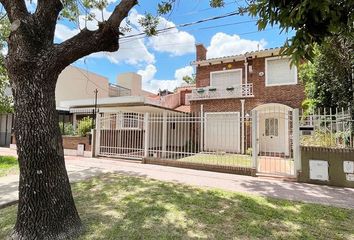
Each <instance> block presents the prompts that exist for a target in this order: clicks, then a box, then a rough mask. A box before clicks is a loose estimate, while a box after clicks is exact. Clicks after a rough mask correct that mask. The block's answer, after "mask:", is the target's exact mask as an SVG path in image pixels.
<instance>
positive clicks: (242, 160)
mask: <svg viewBox="0 0 354 240" xmlns="http://www.w3.org/2000/svg"><path fill="white" fill-rule="evenodd" d="M178 161H183V162H193V163H204V164H211V165H215V164H216V165H225V166H235V167H251V166H252V157H251V156H250V155H241V154H220V155H215V154H202V153H201V154H196V155H193V156H190V157H186V158H182V159H179V160H178Z"/></svg>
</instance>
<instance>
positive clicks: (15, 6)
mask: <svg viewBox="0 0 354 240" xmlns="http://www.w3.org/2000/svg"><path fill="white" fill-rule="evenodd" d="M0 3H1V4H2V5H3V6H4V8H5V10H6V12H7V15H8V17H9V20H10V22H11V23H12V22H13V21H15V20H21V19H24V18H25V17H27V16H28V15H29V13H28V11H27V8H26V3H25V1H24V0H0Z"/></svg>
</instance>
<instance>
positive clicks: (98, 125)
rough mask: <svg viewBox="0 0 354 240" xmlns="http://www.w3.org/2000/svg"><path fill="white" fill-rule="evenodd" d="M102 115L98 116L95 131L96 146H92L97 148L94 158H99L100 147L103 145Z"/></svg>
mask: <svg viewBox="0 0 354 240" xmlns="http://www.w3.org/2000/svg"><path fill="white" fill-rule="evenodd" d="M100 140H101V114H100V113H98V114H96V131H95V141H94V143H95V145H94V146H92V147H94V148H95V150H94V152H93V157H97V156H98V155H99V153H100V145H101V141H100Z"/></svg>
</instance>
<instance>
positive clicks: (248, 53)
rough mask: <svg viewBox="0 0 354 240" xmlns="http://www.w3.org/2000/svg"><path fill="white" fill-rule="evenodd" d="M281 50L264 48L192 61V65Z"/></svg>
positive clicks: (278, 48)
mask: <svg viewBox="0 0 354 240" xmlns="http://www.w3.org/2000/svg"><path fill="white" fill-rule="evenodd" d="M280 49H281V48H280V47H276V48H266V49H262V50H257V51H251V52H245V53H243V54H237V55H230V56H222V57H216V58H208V59H206V60H200V61H193V62H192V64H193V63H197V62H208V61H215V60H222V59H229V58H238V57H243V56H245V55H252V54H256V53H264V52H269V51H270V52H272V51H279V50H280Z"/></svg>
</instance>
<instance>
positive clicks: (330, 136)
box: [300, 109, 354, 148]
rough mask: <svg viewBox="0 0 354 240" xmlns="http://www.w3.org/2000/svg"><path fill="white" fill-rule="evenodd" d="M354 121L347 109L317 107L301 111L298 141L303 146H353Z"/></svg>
mask: <svg viewBox="0 0 354 240" xmlns="http://www.w3.org/2000/svg"><path fill="white" fill-rule="evenodd" d="M353 124H354V121H353V119H352V117H351V114H350V111H349V110H344V109H335V110H331V109H319V110H317V111H313V112H312V113H304V112H303V113H302V115H301V117H300V130H301V131H300V133H301V137H300V142H301V145H303V146H317V147H337V148H353V147H354V145H353V137H354V131H353V130H354V129H353V126H354V125H353Z"/></svg>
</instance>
